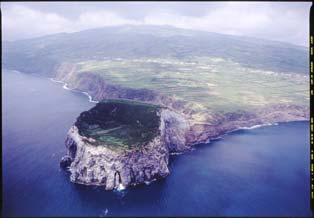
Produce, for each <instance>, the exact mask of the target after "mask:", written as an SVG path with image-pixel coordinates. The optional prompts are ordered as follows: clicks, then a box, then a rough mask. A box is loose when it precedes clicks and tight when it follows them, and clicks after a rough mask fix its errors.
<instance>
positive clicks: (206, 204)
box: [2, 71, 311, 216]
mask: <svg viewBox="0 0 314 218" xmlns="http://www.w3.org/2000/svg"><path fill="white" fill-rule="evenodd" d="M2 78H3V81H2V86H3V96H2V101H3V133H2V134H3V148H2V149H3V200H4V205H3V208H4V211H3V215H4V216H21V215H23V216H47V215H49V216H106V215H107V216H119V215H120V216H127V215H129V216H137V215H138V216H145V215H173V216H179V215H190V216H191V215H194V216H228V215H233V216H257V215H259V216H310V215H311V212H310V206H309V197H310V196H309V188H310V187H309V142H308V139H309V133H308V132H309V128H308V125H309V124H308V122H289V123H280V124H279V125H275V126H265V127H261V128H256V129H251V130H238V131H235V132H232V133H229V134H227V135H224V136H223V137H222V139H220V140H215V141H212V142H211V143H208V144H200V145H197V146H196V147H195V149H194V150H193V151H191V152H187V153H185V154H183V155H175V156H171V158H170V166H169V167H170V171H171V174H170V175H169V176H168V177H167V178H165V179H163V180H160V181H156V182H153V183H151V184H150V185H140V186H138V187H134V188H129V189H127V190H124V191H121V192H116V191H109V192H108V191H105V190H103V189H102V188H101V187H93V186H82V185H77V184H73V183H71V182H70V181H69V179H68V175H67V173H66V172H64V171H62V170H61V169H60V168H59V161H60V159H61V157H62V156H63V155H64V153H65V145H64V140H65V136H66V134H67V131H68V129H69V127H70V126H71V125H72V124H73V123H74V121H75V119H76V117H77V116H78V115H79V114H80V113H81V112H82V111H84V110H88V109H90V108H91V107H93V106H94V105H95V103H94V102H89V101H88V98H86V96H85V95H87V94H85V95H84V94H82V93H79V92H70V91H68V90H66V89H62V85H60V84H58V83H53V82H51V81H49V79H47V78H42V77H37V76H32V75H27V74H23V73H19V72H16V71H3V75H2ZM16 87H19V88H18V89H16ZM89 99H90V100H91V98H90V97H89Z"/></svg>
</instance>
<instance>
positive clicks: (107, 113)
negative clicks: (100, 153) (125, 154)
mask: <svg viewBox="0 0 314 218" xmlns="http://www.w3.org/2000/svg"><path fill="white" fill-rule="evenodd" d="M160 108H161V107H160V106H158V105H153V104H147V103H142V102H137V101H131V100H122V99H109V100H103V101H101V102H99V103H98V104H97V105H96V106H95V107H93V108H92V109H90V110H89V111H85V112H83V113H81V114H80V116H79V117H78V119H77V121H76V123H75V125H76V126H77V127H78V129H79V133H80V135H82V136H86V137H90V138H93V139H95V140H96V141H95V143H94V144H95V145H105V146H110V147H117V146H118V147H122V148H126V149H129V148H133V147H138V146H144V145H146V144H147V143H148V142H150V141H151V140H152V139H153V138H155V137H156V136H157V135H158V134H159V124H160V117H159V114H158V111H159V109H160Z"/></svg>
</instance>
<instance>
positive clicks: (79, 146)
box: [55, 64, 309, 190]
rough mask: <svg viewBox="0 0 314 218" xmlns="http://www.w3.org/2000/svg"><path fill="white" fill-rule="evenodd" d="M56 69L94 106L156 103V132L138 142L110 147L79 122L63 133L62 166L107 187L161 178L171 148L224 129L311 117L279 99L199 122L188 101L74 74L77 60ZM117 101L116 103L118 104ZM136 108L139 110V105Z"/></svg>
mask: <svg viewBox="0 0 314 218" xmlns="http://www.w3.org/2000/svg"><path fill="white" fill-rule="evenodd" d="M57 72H58V73H57V74H56V77H55V78H56V79H57V80H60V81H63V82H65V83H67V85H68V87H69V88H71V89H74V90H78V91H81V92H86V93H88V94H89V95H90V96H91V97H92V98H93V99H94V100H97V101H100V103H98V104H96V106H95V107H97V106H98V105H100V104H103V102H101V101H102V100H103V99H124V100H126V103H125V102H124V103H123V104H126V105H127V106H128V107H130V108H132V104H131V105H129V102H128V101H130V100H131V101H132V102H133V101H134V102H145V103H149V104H154V105H156V106H160V108H159V109H158V111H157V112H156V114H157V117H158V122H159V124H158V131H156V132H158V134H156V135H155V136H154V137H153V138H151V139H149V140H147V141H144V142H142V144H141V146H140V148H138V147H136V148H133V147H132V148H128V149H113V148H112V147H110V146H106V145H107V144H106V143H100V145H99V144H98V145H95V143H94V142H95V139H93V138H92V137H88V136H84V135H82V133H80V128H79V127H78V126H79V125H78V122H76V123H75V124H74V125H73V126H72V127H71V128H70V130H69V132H68V135H67V139H66V148H67V155H66V156H65V157H63V159H62V160H61V166H62V167H64V168H66V169H68V170H69V172H70V174H71V175H70V179H71V181H72V182H74V183H79V184H85V185H99V186H104V187H105V188H106V189H107V190H112V189H121V188H125V187H128V186H133V185H137V184H142V183H150V182H152V181H154V180H156V179H160V178H164V177H166V176H167V175H169V173H170V172H169V168H168V161H169V155H170V154H171V153H182V152H184V151H187V150H190V149H191V148H192V147H193V146H194V145H196V144H199V143H204V142H208V141H210V140H211V139H215V138H218V137H220V136H221V135H223V134H226V133H227V132H231V131H235V130H237V129H241V128H248V127H252V126H259V125H265V124H274V123H278V122H288V121H303V120H308V119H309V108H308V107H302V106H297V105H288V104H278V105H273V106H268V107H265V108H260V109H258V110H256V111H254V112H248V111H236V112H232V113H217V114H214V116H213V115H211V117H212V119H209V120H208V122H206V123H200V122H197V121H195V120H194V119H193V117H194V115H195V114H197V111H193V110H192V109H189V107H188V103H186V102H183V101H177V100H176V99H173V98H171V97H168V96H163V95H161V94H159V93H157V92H154V91H151V90H147V89H131V88H125V87H120V86H116V85H112V84H108V83H106V81H104V80H103V79H102V78H101V77H99V76H97V75H95V74H93V73H84V74H78V75H77V74H75V66H73V65H70V64H65V65H62V66H61V67H60V68H59V70H58V71H57ZM69 72H70V73H69ZM124 100H123V101H124ZM107 103H108V102H107ZM111 103H112V102H111ZM115 106H116V107H118V108H119V107H120V106H121V105H120V106H119V105H115ZM138 113H139V114H141V111H139V112H138ZM80 116H82V114H81V115H80ZM78 119H79V118H78ZM96 141H97V140H96Z"/></svg>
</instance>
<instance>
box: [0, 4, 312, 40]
mask: <svg viewBox="0 0 314 218" xmlns="http://www.w3.org/2000/svg"><path fill="white" fill-rule="evenodd" d="M310 6H311V3H310V2H115V3H113V2H92V3H89V2H75V3H74V2H49V3H48V2H13V3H11V2H6V3H1V11H2V18H3V23H2V24H3V25H2V33H3V34H2V36H3V40H7V41H14V40H19V39H27V38H34V37H39V36H44V35H50V34H54V33H62V32H66V33H71V32H78V31H82V30H86V29H93V28H100V27H106V26H119V25H125V24H132V25H169V26H173V27H178V28H184V29H192V30H201V31H207V32H215V33H221V34H229V35H238V36H249V37H255V38H262V39H267V40H273V41H280V42H287V43H291V44H295V45H301V46H308V38H309V36H308V35H309V9H310Z"/></svg>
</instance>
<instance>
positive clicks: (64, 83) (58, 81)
mask: <svg viewBox="0 0 314 218" xmlns="http://www.w3.org/2000/svg"><path fill="white" fill-rule="evenodd" d="M49 79H50V80H51V81H52V82H54V83H60V84H63V86H62V88H63V89H65V90H68V91H72V92H78V93H81V94H83V95H85V96H87V97H88V101H89V102H90V103H95V104H97V103H98V102H99V101H95V100H93V98H92V96H91V95H89V94H88V92H85V91H79V90H76V89H71V88H69V87H68V84H67V83H66V82H63V81H60V80H56V79H54V78H52V77H51V78H49ZM308 121H309V120H295V121H285V122H275V123H265V124H257V125H252V126H245V127H239V128H237V129H234V130H231V131H227V132H225V133H223V134H221V135H220V136H218V137H215V138H208V139H207V140H206V141H205V142H199V143H195V144H193V146H192V147H194V146H197V145H199V144H209V143H211V142H212V141H216V140H220V139H223V136H225V135H228V134H230V133H234V132H237V131H240V130H252V129H258V128H262V127H267V126H277V125H280V124H281V123H290V122H308ZM183 153H184V152H172V153H170V155H171V156H177V155H181V154H183Z"/></svg>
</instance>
